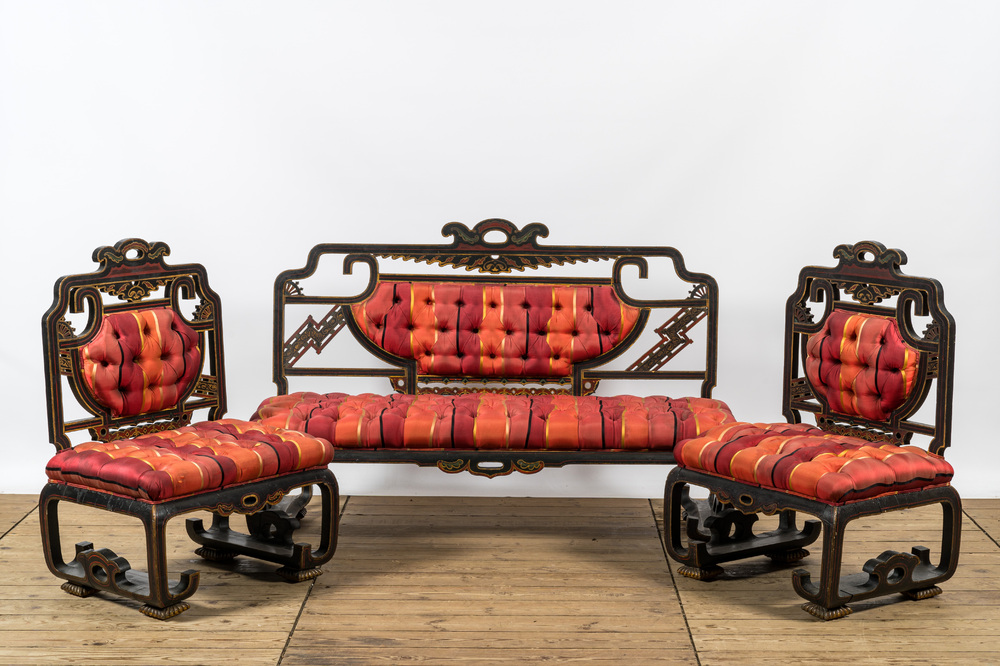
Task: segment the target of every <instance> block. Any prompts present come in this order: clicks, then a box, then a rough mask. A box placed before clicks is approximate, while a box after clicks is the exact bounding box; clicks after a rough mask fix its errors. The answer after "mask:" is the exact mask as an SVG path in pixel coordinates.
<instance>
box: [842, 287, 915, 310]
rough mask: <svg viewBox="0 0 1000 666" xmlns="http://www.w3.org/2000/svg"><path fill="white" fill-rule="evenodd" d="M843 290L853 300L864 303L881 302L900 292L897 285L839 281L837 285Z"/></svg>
mask: <svg viewBox="0 0 1000 666" xmlns="http://www.w3.org/2000/svg"><path fill="white" fill-rule="evenodd" d="M838 286H839V287H840V288H841V289H843V290H844V292H846V293H848V294H850V295H851V296H852V297H853V298H854V300H856V301H859V302H861V303H864V304H865V305H874V304H875V303H881V302H882V301H884V300H885V299H887V298H891V297H893V296H896V295H897V294H899V292H900V288H899V287H888V286H885V285H880V284H867V283H864V282H841V283H840V284H839V285H838Z"/></svg>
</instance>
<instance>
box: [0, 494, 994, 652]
mask: <svg viewBox="0 0 1000 666" xmlns="http://www.w3.org/2000/svg"><path fill="white" fill-rule="evenodd" d="M36 502H37V498H35V497H33V496H28V495H0V664H26V665H27V664H66V663H72V664H85V665H86V664H107V663H114V664H175V665H176V664H212V663H224V662H229V661H236V662H238V663H240V664H241V666H256V665H257V664H267V665H279V666H296V665H305V664H309V665H319V664H371V663H380V662H383V661H385V662H388V661H410V662H415V663H429V664H447V663H455V662H461V663H463V664H477V663H533V662H550V661H586V662H595V663H609V664H610V663H616V664H619V663H657V662H659V663H669V664H699V665H701V666H714V665H716V664H719V665H721V664H734V663H751V662H752V663H755V664H781V665H782V666H787V664H790V663H795V664H824V665H830V664H949V663H956V664H957V663H988V662H996V661H1000V594H998V591H1000V545H998V541H1000V538H998V537H1000V500H966V501H965V502H964V506H963V508H964V514H963V534H962V556H961V562H960V565H959V569H958V572H957V573H956V574H955V576H954V577H953V578H952V579H951V580H949V581H947V582H946V583H944V584H943V585H942V587H943V589H944V594H942V595H940V596H937V597H934V598H932V599H928V600H924V601H920V602H912V601H907V600H904V599H903V598H902V597H898V596H896V597H889V598H886V599H879V600H876V601H872V602H864V603H859V604H856V605H855V610H856V612H855V613H854V614H852V615H851V616H849V617H847V618H844V619H842V620H838V621H835V622H820V621H817V620H815V619H814V618H812V617H810V616H809V615H807V614H806V613H804V612H803V611H802V610H801V609H800V608H799V606H800V605H801V602H802V600H801V599H800V598H799V597H798V596H797V595H795V593H794V591H793V590H792V588H791V582H790V577H791V570H792V569H793V568H796V567H802V566H804V567H805V568H807V569H810V570H811V571H814V572H815V571H816V568H818V567H817V565H818V558H817V557H816V554H815V553H814V555H813V556H811V557H809V558H806V560H804V561H803V562H800V563H798V564H796V565H792V566H779V565H774V564H772V563H771V562H770V560H767V559H766V558H754V559H751V560H747V561H744V562H741V563H734V564H731V565H729V566H726V567H725V569H726V572H725V574H724V575H723V576H722V577H721V578H720V579H719V580H716V581H713V582H711V583H703V582H699V581H694V580H691V579H688V578H684V577H682V576H679V575H676V567H675V565H674V563H673V562H672V561H670V560H669V559H668V558H667V557H666V556H665V554H664V550H663V545H662V543H661V534H662V520H663V506H662V500H630V499H612V500H607V499H552V498H455V497H420V498H403V497H351V498H345V499H344V500H343V505H342V509H343V521H342V527H341V532H340V541H339V546H338V550H337V554H336V556H335V558H334V560H333V561H332V562H331V563H330V564H329V565H327V567H326V569H327V573H326V574H324V575H323V576H321V577H320V578H318V579H316V580H315V581H312V582H306V583H301V584H296V585H293V584H288V583H286V582H284V581H283V580H281V579H280V578H278V577H277V576H276V575H275V574H274V572H273V570H274V568H275V567H274V566H273V565H270V564H267V563H263V562H257V561H254V560H249V559H246V558H239V559H237V561H236V562H235V563H234V564H231V565H221V564H212V563H208V562H204V561H202V560H200V559H199V558H198V557H196V556H195V555H194V552H193V550H194V546H193V544H191V543H190V541H189V540H188V539H187V536H186V534H185V533H184V526H183V520H175V521H173V522H172V523H171V525H170V532H169V537H168V545H169V558H170V560H169V562H170V569H171V571H173V572H179V571H182V570H184V569H188V568H195V569H198V570H200V571H201V586H200V589H199V590H198V592H197V593H196V594H195V595H194V597H192V598H191V599H190V602H191V606H192V607H191V610H189V611H187V612H186V613H183V614H182V615H180V616H178V617H177V618H174V619H172V620H170V621H167V622H158V621H156V620H151V619H149V618H146V617H144V616H143V615H141V614H140V613H139V612H138V610H137V608H138V604H137V603H134V602H131V601H128V600H115V599H108V598H102V597H101V596H100V595H97V596H95V597H90V598H87V599H80V598H76V597H72V596H69V595H67V594H66V593H64V592H62V590H61V589H60V581H59V580H58V579H56V578H55V577H54V576H52V575H51V574H50V573H49V571H48V569H47V568H46V567H45V564H44V562H43V561H42V558H41V547H40V538H39V526H38V517H37V509H36ZM61 515H62V518H63V521H64V524H65V525H66V529H65V531H64V534H63V542H64V544H65V545H64V547H65V548H67V550H69V549H71V548H72V544H73V543H74V542H75V541H78V540H89V541H93V542H94V543H95V545H96V546H98V547H105V546H106V547H111V548H113V549H114V550H115V551H116V552H119V553H121V554H125V555H126V557H129V559H130V561H131V562H132V564H133V566H134V567H135V568H137V569H141V568H144V564H143V556H142V553H143V539H142V534H141V531H140V529H139V527H138V524H137V523H136V522H135V521H133V520H130V519H128V518H123V517H121V516H116V515H113V514H109V513H106V512H103V511H97V510H93V509H84V508H81V507H74V506H69V505H63V508H62V514H61ZM764 520H765V521H766V520H768V519H764ZM305 522H306V530H305V531H306V532H308V531H315V527H316V526H315V522H318V521H315V517H312V518H309V517H307V518H306V521H305ZM939 530H940V510H937V509H934V508H933V507H931V508H927V509H919V510H911V511H905V512H896V513H894V514H888V515H884V516H878V517H874V518H870V519H865V520H859V521H855V523H852V524H851V527H849V529H848V533H847V535H846V540H845V567H847V569H848V570H856V569H857V568H859V567H860V566H862V565H863V564H864V562H865V561H866V560H867V559H868V558H871V557H874V556H875V555H877V554H878V553H880V552H881V551H882V550H885V549H887V548H892V549H895V550H907V551H908V550H909V548H910V546H911V545H916V544H923V545H926V546H928V547H930V548H931V550H932V557H934V556H935V555H934V551H936V550H937V549H938V548H939V542H940V537H939ZM306 540H308V537H306ZM68 556H69V553H67V557H68ZM852 567H853V569H852Z"/></svg>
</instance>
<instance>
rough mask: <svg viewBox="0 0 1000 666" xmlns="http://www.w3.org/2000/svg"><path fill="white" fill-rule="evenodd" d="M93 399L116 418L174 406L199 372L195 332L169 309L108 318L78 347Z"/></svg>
mask: <svg viewBox="0 0 1000 666" xmlns="http://www.w3.org/2000/svg"><path fill="white" fill-rule="evenodd" d="M80 362H81V364H82V366H83V373H82V374H83V377H84V381H85V382H86V385H87V388H88V389H90V392H91V395H93V397H94V399H95V400H97V402H98V403H100V404H101V405H103V406H105V407H106V408H108V409H109V410H110V411H111V413H112V414H113V415H114V416H135V415H137V414H145V413H147V412H154V411H157V410H161V409H169V408H170V407H173V406H174V405H176V404H177V402H178V401H179V400H180V398H181V397H183V395H184V393H185V392H186V391H187V389H188V387H189V386H190V385H191V382H192V381H194V379H195V377H197V375H198V372H199V370H200V369H201V352H200V351H199V349H198V334H197V333H195V331H194V330H192V329H191V327H190V326H188V325H187V324H186V323H184V321H183V320H181V318H180V317H178V316H177V314H176V313H175V312H174V311H173V310H169V309H166V308H157V309H153V310H137V311H132V312H124V313H118V314H111V315H108V316H107V317H105V318H104V321H103V322H102V323H101V328H100V329H99V330H98V332H97V335H96V336H95V337H94V339H93V340H91V341H90V342H89V343H88V344H87V345H86V346H85V347H83V348H81V349H80Z"/></svg>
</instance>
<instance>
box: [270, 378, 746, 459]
mask: <svg viewBox="0 0 1000 666" xmlns="http://www.w3.org/2000/svg"><path fill="white" fill-rule="evenodd" d="M253 418H254V419H260V420H261V421H262V422H263V423H265V424H267V425H272V426H276V427H281V428H291V429H293V430H301V431H303V432H308V433H310V434H313V435H315V436H317V437H322V438H324V439H328V440H330V441H331V442H333V444H334V446H336V447H337V448H343V449H381V448H403V449H466V450H486V449H516V450H540V451H545V450H565V451H574V450H622V449H628V450H654V451H670V450H671V449H672V448H673V446H674V443H675V442H678V441H680V440H682V439H686V438H689V437H695V436H697V435H698V434H699V433H702V432H704V431H706V430H707V429H709V428H711V427H712V426H714V425H716V424H719V423H728V422H731V421H733V420H734V418H733V415H732V413H731V412H730V411H729V407H727V406H726V404H725V403H723V402H721V401H719V400H711V399H707V398H680V399H677V400H671V399H670V398H666V397H663V396H653V397H644V398H637V397H634V396H615V397H598V396H581V397H574V396H569V395H543V396H522V395H508V394H500V393H488V392H484V393H468V394H462V395H429V394H423V395H408V394H393V395H388V396H381V395H374V394H362V395H346V394H343V393H329V394H326V395H321V394H318V393H293V394H291V395H282V396H277V397H274V398H269V399H267V400H265V401H264V402H263V403H261V405H260V406H259V407H258V408H257V412H256V413H255V414H254V416H253Z"/></svg>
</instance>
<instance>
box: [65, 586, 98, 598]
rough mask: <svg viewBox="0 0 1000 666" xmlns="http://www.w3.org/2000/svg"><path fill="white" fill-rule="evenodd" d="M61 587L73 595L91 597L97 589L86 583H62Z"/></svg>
mask: <svg viewBox="0 0 1000 666" xmlns="http://www.w3.org/2000/svg"><path fill="white" fill-rule="evenodd" d="M62 589H63V591H64V592H68V593H69V594H72V595H73V596H74V597H92V596H94V595H95V594H97V590H95V589H94V588H92V587H87V586H86V585H78V584H76V583H63V584H62Z"/></svg>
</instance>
